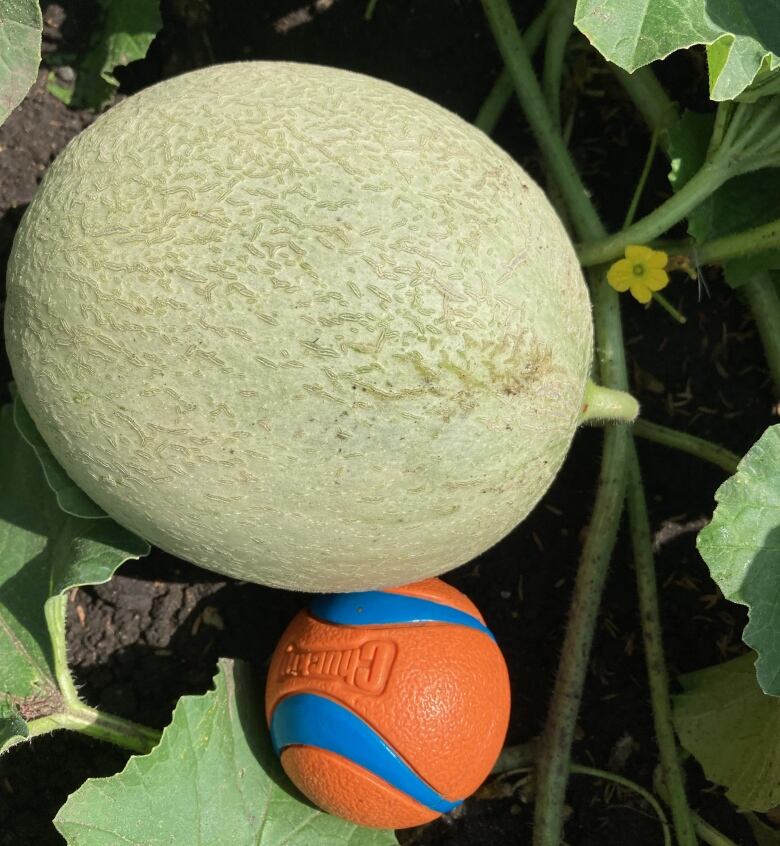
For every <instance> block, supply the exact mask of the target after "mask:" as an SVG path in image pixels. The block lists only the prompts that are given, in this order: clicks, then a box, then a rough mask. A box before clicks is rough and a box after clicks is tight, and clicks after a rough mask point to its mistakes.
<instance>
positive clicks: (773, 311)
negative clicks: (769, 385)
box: [740, 270, 780, 397]
mask: <svg viewBox="0 0 780 846" xmlns="http://www.w3.org/2000/svg"><path fill="white" fill-rule="evenodd" d="M740 290H741V291H742V292H743V293H744V295H745V298H746V299H747V301H748V305H749V306H750V310H751V312H752V313H753V318H754V320H755V321H756V326H757V327H758V334H759V335H760V336H761V343H762V344H763V345H764V355H765V356H766V360H767V364H768V365H769V372H770V373H771V374H772V382H773V383H774V386H775V395H776V396H778V397H780V283H779V282H777V281H776V280H775V279H774V278H773V277H772V274H771V273H769V271H767V270H764V271H762V272H760V273H756V274H755V275H754V277H753V279H752V280H751V281H750V282H748V283H747V284H745V285H743V286H742V287H741V288H740Z"/></svg>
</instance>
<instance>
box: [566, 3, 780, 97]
mask: <svg viewBox="0 0 780 846" xmlns="http://www.w3.org/2000/svg"><path fill="white" fill-rule="evenodd" d="M574 22H575V24H576V25H577V27H578V28H579V29H580V30H581V31H582V32H583V33H584V34H585V35H586V36H587V38H588V39H589V41H590V42H591V43H592V44H593V46H594V47H595V48H596V49H597V50H598V51H599V52H600V53H601V54H602V55H603V56H604V57H605V58H606V59H608V60H609V61H610V62H614V63H615V64H616V65H619V66H620V67H621V68H623V69H624V70H626V71H629V72H631V71H634V70H636V69H637V68H640V67H642V66H643V65H647V64H649V63H650V62H654V61H656V59H663V58H665V57H666V56H668V55H669V54H670V53H673V52H675V50H682V49H684V48H687V47H693V46H694V45H696V44H704V45H707V59H708V64H709V75H710V96H711V97H712V99H713V100H733V99H734V98H736V97H738V96H739V95H741V94H744V92H746V90H747V89H748V88H750V86H752V85H755V86H756V88H755V90H754V91H752V92H750V94H751V95H752V97H755V96H759V95H763V94H764V93H772V92H773V91H774V83H775V78H774V71H775V69H776V68H778V67H780V2H779V0H706V2H705V0H695V2H684V3H671V2H669V0H578V2H577V12H576V15H575V19H574ZM767 83H770V84H767Z"/></svg>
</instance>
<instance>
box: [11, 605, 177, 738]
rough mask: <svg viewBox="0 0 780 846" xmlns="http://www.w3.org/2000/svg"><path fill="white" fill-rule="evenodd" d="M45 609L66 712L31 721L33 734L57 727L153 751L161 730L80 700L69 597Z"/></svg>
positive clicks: (55, 671) (56, 674)
mask: <svg viewBox="0 0 780 846" xmlns="http://www.w3.org/2000/svg"><path fill="white" fill-rule="evenodd" d="M43 610H44V616H45V617H46V627H47V629H48V632H49V641H50V642H51V647H52V659H53V665H54V666H53V669H54V678H55V679H56V681H57V687H59V690H60V694H61V696H62V702H63V704H64V706H65V710H64V711H62V712H59V713H57V714H52V715H49V716H47V717H40V718H38V719H37V720H32V721H31V722H29V723H28V724H27V725H28V729H29V731H30V735H31V736H36V735H40V734H43V733H45V732H46V731H51V730H53V729H55V728H68V729H72V730H74V731H79V732H81V733H82V734H87V735H90V736H91V737H96V738H97V739H98V740H105V741H107V742H108V743H113V744H114V745H115V746H120V747H122V748H123V749H130V750H131V751H132V752H140V753H142V754H145V753H147V752H149V751H150V750H151V749H152V748H154V746H156V745H157V743H158V742H159V740H160V733H159V732H158V731H156V730H155V729H151V728H148V727H147V726H142V725H140V724H138V723H134V722H132V721H130V720H125V719H124V718H122V717H116V716H114V715H113V714H106V713H103V712H102V711H97V710H96V709H94V708H90V707H89V706H88V705H85V704H84V703H83V702H82V701H81V699H80V698H79V695H78V692H77V691H76V686H75V685H74V684H73V676H72V675H71V673H70V669H69V668H68V656H67V647H66V642H65V620H66V616H67V597H66V596H65V594H57V595H56V596H52V597H49V599H47V600H46V603H45V604H44V606H43Z"/></svg>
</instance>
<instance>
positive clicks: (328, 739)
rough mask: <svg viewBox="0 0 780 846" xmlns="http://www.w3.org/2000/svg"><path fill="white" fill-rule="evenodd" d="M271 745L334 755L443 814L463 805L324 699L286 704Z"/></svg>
mask: <svg viewBox="0 0 780 846" xmlns="http://www.w3.org/2000/svg"><path fill="white" fill-rule="evenodd" d="M271 742H272V743H273V746H274V749H275V750H276V754H277V755H281V753H282V751H283V750H284V749H285V748H286V747H287V746H313V747H315V748H317V749H325V750H327V751H328V752H335V754H337V755H341V756H342V757H344V758H346V759H347V760H349V761H352V762H353V763H355V764H358V765H359V766H361V767H363V768H364V769H366V770H368V771H369V772H371V773H373V774H374V775H376V776H378V777H379V778H381V779H383V780H384V781H385V782H387V783H388V784H389V785H391V786H392V787H395V788H396V790H400V791H401V792H402V793H405V794H406V795H407V796H409V797H411V798H412V799H414V800H416V801H417V802H419V803H420V804H421V805H425V806H426V807H428V808H430V809H431V810H433V811H438V812H439V813H440V814H446V813H447V812H448V811H452V810H453V809H454V808H457V807H458V805H460V804H461V802H450V801H448V800H447V799H445V798H444V797H443V796H441V794H439V793H437V792H436V791H435V790H433V788H431V787H430V786H429V785H428V784H427V783H426V782H425V781H423V780H422V779H421V778H420V777H419V776H418V775H417V774H416V773H415V772H414V770H412V769H411V768H410V767H409V765H408V764H407V763H406V762H404V761H403V760H402V759H401V758H400V757H399V756H398V754H397V753H396V752H395V751H394V750H393V749H392V748H391V747H390V746H389V745H388V744H387V743H386V742H385V741H384V740H383V739H382V738H381V737H380V736H379V735H378V734H377V733H376V732H375V731H374V729H372V728H371V726H369V725H368V723H366V722H365V721H364V720H361V719H360V717H358V716H357V714H354V713H353V712H352V711H350V710H349V709H347V708H345V707H344V706H343V705H339V704H338V702H334V701H333V700H332V699H327V698H326V697H324V696H317V695H316V694H314V693H298V694H293V695H292V696H288V697H286V698H285V699H282V701H281V702H280V703H279V704H278V705H277V706H276V708H275V709H274V713H273V716H272V717H271Z"/></svg>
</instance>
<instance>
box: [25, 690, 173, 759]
mask: <svg viewBox="0 0 780 846" xmlns="http://www.w3.org/2000/svg"><path fill="white" fill-rule="evenodd" d="M27 729H28V731H29V733H30V734H29V736H30V737H38V736H39V735H42V734H48V733H49V732H50V731H54V730H55V729H70V730H71V731H77V732H80V733H81V734H86V735H88V736H89V737H94V738H96V739H97V740H103V741H105V742H106V743H112V744H113V745H114V746H119V747H120V748H122V749H128V750H129V751H130V752H136V753H138V754H140V755H146V754H147V753H148V752H151V751H152V749H154V747H155V746H156V745H157V744H158V743H159V742H160V732H158V731H155V730H154V729H150V728H147V727H146V726H141V725H138V724H137V723H132V722H130V721H129V720H124V719H122V718H121V717H115V716H114V715H113V714H105V713H103V712H102V711H98V710H96V709H95V708H90V707H89V706H87V705H84V704H83V703H78V705H71V706H69V708H68V710H66V711H61V712H58V713H56V714H50V715H49V716H48V717H39V718H38V719H36V720H31V721H30V722H29V723H28V724H27Z"/></svg>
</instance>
